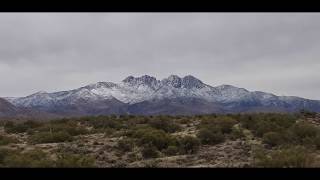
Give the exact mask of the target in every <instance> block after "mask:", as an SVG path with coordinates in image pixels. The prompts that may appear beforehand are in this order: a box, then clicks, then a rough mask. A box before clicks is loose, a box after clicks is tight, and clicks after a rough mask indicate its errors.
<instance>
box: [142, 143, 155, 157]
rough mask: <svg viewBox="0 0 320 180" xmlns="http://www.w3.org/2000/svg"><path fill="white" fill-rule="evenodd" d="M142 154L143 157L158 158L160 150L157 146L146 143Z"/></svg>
mask: <svg viewBox="0 0 320 180" xmlns="http://www.w3.org/2000/svg"><path fill="white" fill-rule="evenodd" d="M141 154H142V156H143V158H145V159H149V158H157V157H159V151H158V150H157V147H155V146H153V145H151V144H146V145H144V146H143V147H142V150H141Z"/></svg>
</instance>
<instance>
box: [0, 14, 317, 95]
mask: <svg viewBox="0 0 320 180" xmlns="http://www.w3.org/2000/svg"><path fill="white" fill-rule="evenodd" d="M145 74H147V75H150V76H154V77H156V78H157V79H160V80H161V79H163V78H166V77H168V76H169V75H171V74H175V75H179V76H181V77H183V76H186V75H193V76H195V77H197V78H198V79H200V80H202V81H203V82H204V83H206V84H209V85H211V86H218V85H222V84H230V85H234V86H237V87H242V88H245V89H248V90H250V91H264V92H270V93H274V94H276V95H288V96H300V97H305V98H309V99H317V100H320V81H319V80H320V14H317V13H314V14H313V13H1V14H0V87H1V88H0V97H14V96H26V95H30V94H32V93H35V92H38V91H47V92H55V91H61V90H70V89H75V88H78V87H82V86H85V85H88V84H91V83H95V82H101V81H106V82H116V83H117V82H120V81H122V80H123V79H125V78H126V77H127V76H129V75H133V76H142V75H145Z"/></svg>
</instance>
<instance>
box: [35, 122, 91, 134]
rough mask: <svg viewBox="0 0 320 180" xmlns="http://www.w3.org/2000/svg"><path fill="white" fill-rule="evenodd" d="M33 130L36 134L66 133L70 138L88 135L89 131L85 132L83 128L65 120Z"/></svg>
mask: <svg viewBox="0 0 320 180" xmlns="http://www.w3.org/2000/svg"><path fill="white" fill-rule="evenodd" d="M35 130H36V131H38V132H54V133H56V132H67V133H68V134H70V135H71V136H77V135H81V134H88V133H89V130H87V129H86V128H85V127H83V126H79V125H78V124H77V123H76V122H74V121H67V120H63V121H62V120H61V121H54V122H50V123H48V124H46V125H44V126H41V127H39V128H37V129H35Z"/></svg>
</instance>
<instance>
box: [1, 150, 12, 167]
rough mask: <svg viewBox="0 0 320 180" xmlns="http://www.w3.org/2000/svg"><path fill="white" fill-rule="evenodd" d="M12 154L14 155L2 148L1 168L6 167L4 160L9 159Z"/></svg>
mask: <svg viewBox="0 0 320 180" xmlns="http://www.w3.org/2000/svg"><path fill="white" fill-rule="evenodd" d="M10 151H11V152H10ZM10 153H12V150H9V149H4V148H0V167H3V166H4V164H3V163H4V159H5V158H6V157H8V156H9V154H10Z"/></svg>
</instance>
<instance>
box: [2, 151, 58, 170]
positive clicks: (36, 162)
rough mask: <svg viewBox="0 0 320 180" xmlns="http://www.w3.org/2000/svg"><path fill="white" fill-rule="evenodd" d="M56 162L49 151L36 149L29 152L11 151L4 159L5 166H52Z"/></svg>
mask: <svg viewBox="0 0 320 180" xmlns="http://www.w3.org/2000/svg"><path fill="white" fill-rule="evenodd" d="M53 165H54V162H53V161H52V160H51V159H50V158H49V156H48V155H47V153H45V152H43V151H41V150H38V149H34V150H31V151H28V152H24V153H21V152H18V151H11V152H7V155H6V156H5V158H4V159H3V167H52V166H53Z"/></svg>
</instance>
